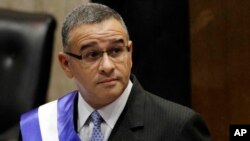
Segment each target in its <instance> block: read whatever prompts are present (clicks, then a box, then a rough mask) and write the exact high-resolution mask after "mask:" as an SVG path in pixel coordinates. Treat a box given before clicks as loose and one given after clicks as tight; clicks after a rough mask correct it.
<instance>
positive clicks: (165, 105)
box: [145, 92, 198, 121]
mask: <svg viewBox="0 0 250 141" xmlns="http://www.w3.org/2000/svg"><path fill="white" fill-rule="evenodd" d="M145 97H146V98H145V99H146V101H145V102H146V104H145V106H146V109H147V111H148V110H150V111H151V112H153V113H157V114H159V115H162V116H167V117H168V118H173V119H176V120H177V119H178V120H179V121H183V120H185V119H186V118H191V117H192V116H194V115H197V114H198V113H196V112H195V111H194V110H192V109H191V108H189V107H187V106H184V105H181V104H178V103H175V102H172V101H169V100H166V99H163V98H161V97H159V96H157V95H154V94H152V93H149V92H146V96H145Z"/></svg>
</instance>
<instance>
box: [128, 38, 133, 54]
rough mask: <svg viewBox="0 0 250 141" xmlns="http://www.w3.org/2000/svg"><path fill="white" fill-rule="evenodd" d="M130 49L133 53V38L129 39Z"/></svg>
mask: <svg viewBox="0 0 250 141" xmlns="http://www.w3.org/2000/svg"><path fill="white" fill-rule="evenodd" d="M128 49H129V51H131V55H132V50H133V42H132V41H131V40H129V41H128Z"/></svg>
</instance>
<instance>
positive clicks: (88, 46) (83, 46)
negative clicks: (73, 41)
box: [80, 42, 97, 52]
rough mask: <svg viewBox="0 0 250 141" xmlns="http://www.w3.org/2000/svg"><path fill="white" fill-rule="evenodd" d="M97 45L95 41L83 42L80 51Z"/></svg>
mask: <svg viewBox="0 0 250 141" xmlns="http://www.w3.org/2000/svg"><path fill="white" fill-rule="evenodd" d="M96 45H97V43H95V42H90V43H87V44H83V45H81V48H80V52H82V51H83V50H85V49H87V48H90V47H94V46H96Z"/></svg>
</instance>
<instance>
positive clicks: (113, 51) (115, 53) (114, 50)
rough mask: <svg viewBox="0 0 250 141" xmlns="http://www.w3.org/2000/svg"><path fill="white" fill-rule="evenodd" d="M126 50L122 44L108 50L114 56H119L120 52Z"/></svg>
mask: <svg viewBox="0 0 250 141" xmlns="http://www.w3.org/2000/svg"><path fill="white" fill-rule="evenodd" d="M123 51H124V47H122V46H115V47H112V48H110V49H109V50H108V54H109V55H110V56H112V57H117V56H119V55H120V54H122V52H123Z"/></svg>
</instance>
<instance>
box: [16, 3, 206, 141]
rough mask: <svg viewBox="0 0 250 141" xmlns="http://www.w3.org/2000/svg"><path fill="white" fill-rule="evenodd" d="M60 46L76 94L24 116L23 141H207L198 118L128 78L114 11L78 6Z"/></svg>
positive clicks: (124, 41)
mask: <svg viewBox="0 0 250 141" xmlns="http://www.w3.org/2000/svg"><path fill="white" fill-rule="evenodd" d="M62 40H63V46H64V49H63V52H60V53H59V55H58V58H59V61H60V64H61V67H62V69H63V70H64V72H65V74H66V75H67V76H68V77H69V78H72V79H74V81H75V84H76V86H77V88H78V90H76V91H73V92H70V93H68V94H66V95H65V96H63V97H62V98H60V99H58V100H56V101H52V102H50V103H47V104H45V105H42V106H40V107H39V108H37V109H34V110H33V111H30V112H27V113H25V114H23V115H22V117H21V121H20V127H21V135H22V140H24V141H40V140H44V141H49V140H51V141H58V140H60V141H80V140H82V141H89V140H91V141H94V140H95V141H97V140H98V141H99V140H100V141H102V140H105V141H106V140H109V141H125V140H127V141H135V140H142V141H207V140H210V137H209V131H208V129H207V127H206V125H205V123H204V122H203V120H202V119H201V117H200V116H199V114H197V113H195V112H194V111H192V110H191V109H189V108H187V107H184V106H181V105H178V104H175V103H172V102H170V101H167V100H164V99H162V98H159V97H157V96H155V95H153V94H151V93H149V92H147V91H145V90H144V89H143V88H142V87H141V86H140V84H139V82H138V80H137V79H136V77H135V76H134V75H133V74H131V67H132V47H133V46H132V41H131V40H130V39H129V34H128V31H127V28H126V26H125V24H124V22H123V20H122V18H121V16H120V15H119V14H118V13H117V12H116V11H114V10H112V9H110V8H109V7H107V6H104V5H101V4H95V3H88V4H86V5H80V6H79V7H77V8H76V9H74V10H73V11H72V12H71V13H70V14H69V15H68V16H67V17H66V20H65V22H64V24H63V27H62Z"/></svg>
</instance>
